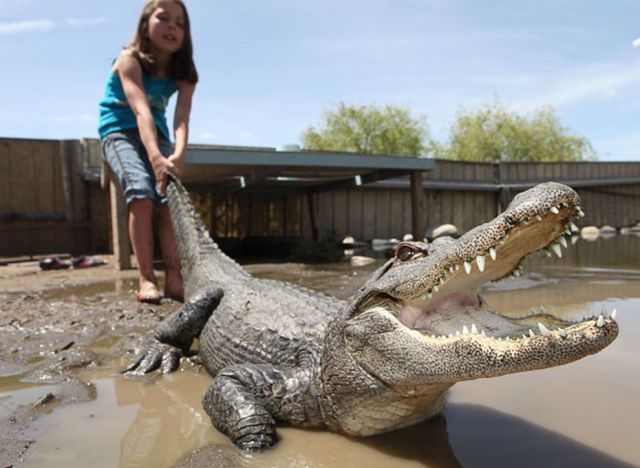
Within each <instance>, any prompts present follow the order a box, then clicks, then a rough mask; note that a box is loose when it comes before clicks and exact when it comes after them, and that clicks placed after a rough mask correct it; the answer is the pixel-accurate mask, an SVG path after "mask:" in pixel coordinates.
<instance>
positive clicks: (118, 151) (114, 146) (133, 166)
mask: <svg viewBox="0 0 640 468" xmlns="http://www.w3.org/2000/svg"><path fill="white" fill-rule="evenodd" d="M101 143H102V157H103V158H104V159H105V160H106V161H107V162H108V163H109V166H110V167H111V171H112V172H113V174H114V175H115V177H116V178H117V179H118V182H119V183H120V188H121V189H122V192H123V193H124V198H125V200H126V202H127V205H129V204H130V203H131V202H132V201H133V200H137V199H141V198H150V199H151V200H153V201H154V203H155V204H156V205H163V204H166V203H167V199H166V197H165V196H164V195H161V194H160V193H159V192H158V191H157V190H156V177H155V175H154V173H153V168H152V167H151V162H150V161H149V158H148V157H147V151H146V150H145V148H144V145H143V144H142V140H141V139H140V134H139V133H138V129H137V128H132V129H127V130H121V131H118V132H113V133H110V134H109V135H107V136H105V137H104V138H103V139H102V141H101ZM158 147H159V149H160V152H161V153H162V154H163V156H164V157H165V158H166V157H168V156H170V155H171V154H172V153H173V146H172V145H171V143H170V142H169V141H167V139H166V138H164V137H163V136H162V135H158Z"/></svg>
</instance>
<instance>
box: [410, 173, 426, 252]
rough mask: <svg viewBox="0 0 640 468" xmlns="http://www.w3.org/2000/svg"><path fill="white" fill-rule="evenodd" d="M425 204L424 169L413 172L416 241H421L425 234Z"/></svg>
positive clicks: (412, 219) (412, 223) (412, 229)
mask: <svg viewBox="0 0 640 468" xmlns="http://www.w3.org/2000/svg"><path fill="white" fill-rule="evenodd" d="M425 206H426V205H425V202H424V187H423V185H422V171H413V172H412V173H411V233H412V234H413V240H415V241H421V240H422V239H423V238H424V236H425V231H426V226H425V222H424V220H425V218H426V216H425V212H424V210H425Z"/></svg>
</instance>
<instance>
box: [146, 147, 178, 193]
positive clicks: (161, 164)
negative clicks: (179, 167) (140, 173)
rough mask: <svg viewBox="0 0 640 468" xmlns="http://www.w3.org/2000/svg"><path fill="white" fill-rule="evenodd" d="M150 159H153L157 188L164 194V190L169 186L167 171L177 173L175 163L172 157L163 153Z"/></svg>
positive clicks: (152, 165)
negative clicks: (167, 156)
mask: <svg viewBox="0 0 640 468" xmlns="http://www.w3.org/2000/svg"><path fill="white" fill-rule="evenodd" d="M171 156H173V155H171ZM149 160H150V161H151V167H152V168H153V174H154V175H155V176H156V189H157V190H158V192H160V193H161V194H164V191H165V189H166V188H167V172H171V173H172V174H176V168H175V165H174V163H173V162H172V161H171V160H170V158H165V157H164V156H163V155H162V154H159V153H158V154H157V155H155V156H153V157H151V158H149ZM176 175H178V174H176Z"/></svg>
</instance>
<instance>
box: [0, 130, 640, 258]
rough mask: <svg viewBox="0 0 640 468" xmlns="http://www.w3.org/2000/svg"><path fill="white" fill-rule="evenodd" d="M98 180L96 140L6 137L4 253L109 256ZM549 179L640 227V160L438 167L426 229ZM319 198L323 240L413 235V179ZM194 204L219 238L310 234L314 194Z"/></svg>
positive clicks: (495, 207)
mask: <svg viewBox="0 0 640 468" xmlns="http://www.w3.org/2000/svg"><path fill="white" fill-rule="evenodd" d="M240 157H241V156H240ZM99 174H100V147H99V143H98V142H97V141H96V140H92V139H86V140H81V141H78V140H67V141H55V140H24V139H8V138H6V139H0V257H12V256H20V255H37V254H47V253H53V252H69V253H74V254H76V253H88V252H94V251H98V252H104V251H108V250H109V220H108V216H107V213H108V200H107V198H106V196H105V194H104V192H103V191H102V190H101V189H100V185H99V183H98V179H99ZM548 180H556V181H563V182H565V183H568V185H571V186H572V187H574V188H576V189H577V190H578V192H579V193H580V196H581V197H582V205H583V207H584V210H585V212H586V214H587V216H586V217H585V218H584V219H583V220H582V223H583V225H588V224H595V225H599V226H601V225H605V224H609V225H612V226H616V227H621V226H629V225H633V224H635V223H637V222H638V221H640V162H629V163H601V162H575V163H501V164H485V163H468V162H455V161H437V164H436V166H435V170H433V171H431V172H429V173H426V174H425V176H424V187H425V203H426V206H425V209H426V218H427V219H426V224H427V225H437V224H442V223H452V224H455V225H456V226H457V227H458V228H459V229H460V230H462V231H466V230H469V229H471V228H472V227H474V226H476V225H478V224H480V223H483V222H486V221H488V220H490V219H491V218H493V217H494V216H495V215H496V214H497V213H498V212H499V210H500V209H501V208H502V207H504V206H506V203H508V201H510V200H511V199H512V197H513V196H514V195H515V194H516V193H517V192H518V191H521V190H523V189H525V188H526V187H528V186H531V185H532V184H535V183H537V182H543V181H548ZM312 197H313V206H314V209H315V210H316V213H315V214H316V218H317V222H318V227H319V230H320V234H321V236H323V235H326V234H332V235H335V236H337V237H338V238H342V237H343V236H346V235H352V236H354V237H355V238H356V239H360V240H370V239H372V238H391V237H402V236H403V235H404V234H406V233H409V232H411V204H410V191H409V182H408V180H395V181H387V182H379V183H376V184H371V185H367V186H363V187H358V188H353V189H346V190H345V189H342V190H335V191H331V192H322V193H315V194H313V195H312ZM193 198H194V200H195V201H196V203H197V205H198V207H199V209H200V212H201V213H202V215H203V219H204V221H205V224H206V225H207V227H209V228H210V230H211V232H212V235H213V236H214V237H247V236H257V237H264V236H270V237H298V238H300V237H302V238H305V239H310V238H311V230H310V221H309V203H308V199H307V196H306V195H303V194H290V195H283V194H282V193H274V194H264V193H262V194H252V193H251V192H248V191H247V192H245V191H239V192H235V193H234V194H232V195H219V194H215V195H214V194H211V193H206V192H198V193H194V194H193Z"/></svg>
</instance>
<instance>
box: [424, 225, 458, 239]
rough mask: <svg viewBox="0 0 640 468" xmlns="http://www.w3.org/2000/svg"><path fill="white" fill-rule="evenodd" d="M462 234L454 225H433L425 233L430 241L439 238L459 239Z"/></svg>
mask: <svg viewBox="0 0 640 468" xmlns="http://www.w3.org/2000/svg"><path fill="white" fill-rule="evenodd" d="M459 235H460V233H459V232H458V228H457V227H455V226H454V225H453V224H440V225H438V226H436V225H433V226H429V227H428V228H427V232H426V233H425V237H426V238H427V239H429V240H433V239H436V238H438V237H443V236H450V237H458V236H459Z"/></svg>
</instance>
